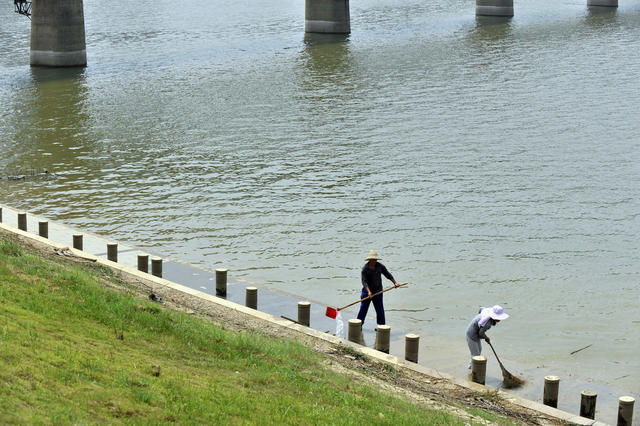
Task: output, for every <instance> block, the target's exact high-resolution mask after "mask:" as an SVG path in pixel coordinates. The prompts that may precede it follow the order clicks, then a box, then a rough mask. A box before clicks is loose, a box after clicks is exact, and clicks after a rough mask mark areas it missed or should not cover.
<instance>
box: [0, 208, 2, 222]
mask: <svg viewBox="0 0 640 426" xmlns="http://www.w3.org/2000/svg"><path fill="white" fill-rule="evenodd" d="M0 223H2V207H0Z"/></svg>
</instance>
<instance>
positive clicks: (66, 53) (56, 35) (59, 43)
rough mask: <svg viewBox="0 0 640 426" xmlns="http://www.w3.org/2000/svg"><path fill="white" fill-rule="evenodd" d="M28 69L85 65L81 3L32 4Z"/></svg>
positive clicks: (47, 0) (68, 0)
mask: <svg viewBox="0 0 640 426" xmlns="http://www.w3.org/2000/svg"><path fill="white" fill-rule="evenodd" d="M31 12H32V15H31V54H30V61H31V65H32V66H49V67H77V66H85V65H87V50H86V42H85V33H84V11H83V6H82V0H55V1H51V0H33V2H32V8H31Z"/></svg>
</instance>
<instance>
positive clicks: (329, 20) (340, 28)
mask: <svg viewBox="0 0 640 426" xmlns="http://www.w3.org/2000/svg"><path fill="white" fill-rule="evenodd" d="M304 18H305V19H304V31H305V32H307V33H328V34H349V33H350V32H351V18H350V15H349V0H306V1H305V10H304Z"/></svg>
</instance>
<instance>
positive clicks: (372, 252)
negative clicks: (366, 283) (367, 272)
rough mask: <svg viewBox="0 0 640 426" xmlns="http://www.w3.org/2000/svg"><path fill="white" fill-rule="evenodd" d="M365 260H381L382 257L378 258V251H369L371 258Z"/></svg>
mask: <svg viewBox="0 0 640 426" xmlns="http://www.w3.org/2000/svg"><path fill="white" fill-rule="evenodd" d="M365 260H380V256H378V252H377V251H375V250H369V256H367V258H366V259H365Z"/></svg>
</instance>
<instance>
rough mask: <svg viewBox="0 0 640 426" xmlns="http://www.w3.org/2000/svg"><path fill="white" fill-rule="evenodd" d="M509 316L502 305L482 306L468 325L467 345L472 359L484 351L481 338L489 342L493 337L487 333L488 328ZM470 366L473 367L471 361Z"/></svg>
mask: <svg viewBox="0 0 640 426" xmlns="http://www.w3.org/2000/svg"><path fill="white" fill-rule="evenodd" d="M507 318H509V315H507V314H506V313H505V312H504V310H503V309H502V306H500V305H495V306H493V307H491V308H480V310H479V311H478V314H477V315H476V316H475V317H474V318H473V319H472V320H471V322H470V323H469V326H468V327H467V345H468V346H469V352H471V358H472V359H473V357H474V356H478V355H480V353H481V352H482V344H481V343H480V339H484V341H485V342H487V343H490V342H491V339H489V336H487V334H486V333H487V330H489V329H490V328H491V327H492V326H494V325H496V324H498V323H499V322H500V321H502V320H504V319H507ZM468 368H471V361H469V367H468Z"/></svg>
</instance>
